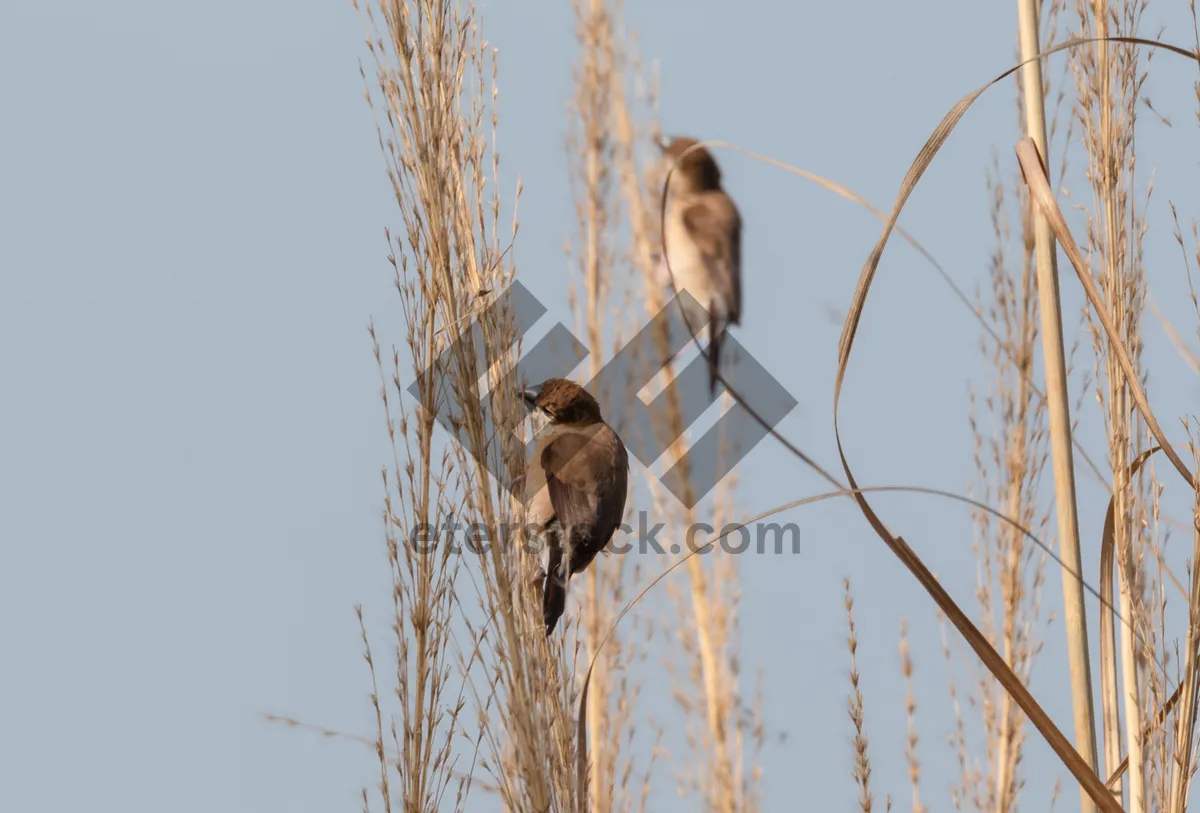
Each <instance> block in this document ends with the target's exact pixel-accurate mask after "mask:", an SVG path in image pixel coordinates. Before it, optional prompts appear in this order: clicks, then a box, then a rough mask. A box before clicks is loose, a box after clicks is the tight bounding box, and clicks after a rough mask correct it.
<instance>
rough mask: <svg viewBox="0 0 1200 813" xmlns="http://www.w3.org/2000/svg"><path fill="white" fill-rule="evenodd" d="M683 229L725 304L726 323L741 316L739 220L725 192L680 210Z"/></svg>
mask: <svg viewBox="0 0 1200 813" xmlns="http://www.w3.org/2000/svg"><path fill="white" fill-rule="evenodd" d="M683 225H684V227H685V228H686V229H687V232H688V236H689V237H691V238H692V242H693V243H694V244H695V246H696V248H697V249H698V250H699V252H700V255H701V256H702V257H703V258H704V262H705V264H706V265H707V266H708V271H709V275H710V277H711V279H712V280H713V285H714V287H715V288H716V290H717V291H718V292H719V293H720V294H721V296H722V297H723V298H724V300H725V307H726V309H727V311H728V318H729V321H730V322H732V323H733V324H735V325H736V324H738V322H739V320H740V319H741V315H742V218H741V215H739V214H738V210H737V207H736V206H734V205H733V201H732V200H730V198H729V196H728V195H726V194H725V193H724V192H713V193H711V194H706V195H703V196H702V197H700V199H699V200H697V201H696V202H695V203H693V204H691V205H690V206H688V207H687V208H686V209H684V210H683Z"/></svg>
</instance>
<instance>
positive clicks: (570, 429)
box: [522, 378, 629, 635]
mask: <svg viewBox="0 0 1200 813" xmlns="http://www.w3.org/2000/svg"><path fill="white" fill-rule="evenodd" d="M522 396H523V397H524V399H525V401H526V403H528V404H529V406H530V407H532V408H534V409H536V410H537V411H538V412H540V413H542V415H544V416H545V417H546V418H548V419H549V421H550V427H549V429H547V431H546V432H545V433H544V434H543V435H542V437H540V438H539V439H538V442H537V445H536V447H535V448H534V452H533V459H532V460H530V461H529V464H528V466H527V468H526V472H525V505H526V510H527V514H526V522H528V523H531V524H533V525H535V526H536V527H537V528H538V529H539V530H540V531H541V532H542V534H543V535H544V538H545V540H546V545H547V548H548V549H549V556H548V560H547V564H546V574H545V583H544V587H543V594H542V614H543V617H544V619H545V623H546V635H549V634H550V633H551V632H553V631H554V626H555V625H556V624H557V623H558V619H559V618H560V617H561V616H562V614H563V611H564V610H565V609H566V606H567V582H568V581H569V580H570V578H571V577H572V576H574V575H575V574H576V573H579V572H580V571H582V570H584V569H585V568H586V567H587V566H588V565H590V564H591V563H592V560H593V559H595V558H596V554H598V553H599V552H600V551H602V550H603V549H604V548H605V546H606V545H608V542H609V540H610V539H611V538H612V535H613V533H614V532H615V531H616V530H617V528H618V527H619V526H620V524H621V517H622V515H623V514H624V513H625V492H626V490H627V487H628V483H629V455H628V453H627V452H626V451H625V444H624V443H622V442H621V438H620V437H618V436H617V433H616V432H614V431H613V429H612V427H610V426H609V425H608V424H606V423H605V422H604V419H603V418H602V417H600V405H599V404H598V403H596V399H595V398H593V397H592V396H591V394H590V393H589V392H588V391H587V390H585V389H584V388H583V387H581V386H579V385H578V384H576V383H574V382H573V381H568V380H566V379H564V378H551V379H547V380H546V381H544V382H542V384H541V385H539V386H537V387H533V388H530V389H527V390H525V392H524V393H522Z"/></svg>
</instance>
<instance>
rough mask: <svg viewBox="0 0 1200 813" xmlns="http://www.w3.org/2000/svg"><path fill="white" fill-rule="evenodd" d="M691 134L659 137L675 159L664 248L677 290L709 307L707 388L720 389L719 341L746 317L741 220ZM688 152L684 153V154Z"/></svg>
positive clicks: (709, 156) (714, 167)
mask: <svg viewBox="0 0 1200 813" xmlns="http://www.w3.org/2000/svg"><path fill="white" fill-rule="evenodd" d="M697 143H699V142H697V141H696V140H695V139H693V138H682V137H680V138H674V139H666V138H662V139H660V140H659V147H660V148H661V149H662V151H663V153H664V154H665V156H666V158H667V159H669V160H671V161H673V162H674V163H675V171H674V172H673V173H671V179H670V194H669V195H668V196H667V211H666V216H665V219H664V223H663V252H664V254H665V255H666V261H667V265H668V268H669V270H670V274H671V278H672V281H673V282H674V284H675V290H676V291H677V292H678V291H684V290H686V291H687V292H688V293H690V294H691V295H692V296H694V297H695V298H696V301H697V302H699V303H700V304H701V305H702V306H704V307H705V308H707V309H708V317H709V321H708V374H709V376H708V377H709V389H710V391H711V392H716V389H717V365H718V362H719V361H720V356H721V339H722V337H723V336H724V335H725V329H726V328H727V327H728V326H729V325H736V324H740V322H741V318H742V218H741V215H739V214H738V210H737V207H736V206H734V204H733V200H732V199H731V198H730V197H729V195H727V194H726V193H725V190H724V189H722V188H721V170H720V169H719V168H718V167H717V162H716V161H715V160H713V157H712V154H711V153H709V151H708V150H706V149H704V148H703V147H697V148H696V149H693V150H691V151H690V152H687V150H688V148H689V147H692V146H694V145H696V144H697ZM685 152H687V154H686V155H685V154H684V153H685Z"/></svg>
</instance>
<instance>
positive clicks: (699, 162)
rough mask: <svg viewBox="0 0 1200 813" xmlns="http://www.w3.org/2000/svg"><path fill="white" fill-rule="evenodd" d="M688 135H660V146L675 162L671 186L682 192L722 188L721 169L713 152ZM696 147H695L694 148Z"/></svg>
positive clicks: (668, 158)
mask: <svg viewBox="0 0 1200 813" xmlns="http://www.w3.org/2000/svg"><path fill="white" fill-rule="evenodd" d="M699 143H700V142H699V141H697V140H696V139H694V138H688V137H686V136H676V137H675V138H667V137H666V136H659V137H658V148H659V149H660V150H662V152H663V155H664V156H665V157H666V159H667V160H668V161H672V162H674V164H675V171H674V172H673V173H672V174H671V186H672V188H673V189H675V190H678V191H680V192H703V191H706V190H712V189H720V188H721V170H720V168H719V167H717V162H716V160H715V159H714V158H713V157H712V153H710V152H709V151H708V150H706V149H705V148H704V147H700V146H697V145H699ZM693 148H694V149H693Z"/></svg>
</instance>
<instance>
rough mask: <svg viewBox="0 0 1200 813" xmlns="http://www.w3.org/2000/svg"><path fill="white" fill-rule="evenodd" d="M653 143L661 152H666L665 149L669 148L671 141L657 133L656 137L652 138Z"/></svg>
mask: <svg viewBox="0 0 1200 813" xmlns="http://www.w3.org/2000/svg"><path fill="white" fill-rule="evenodd" d="M654 143H655V144H657V145H658V148H659V149H660V150H662V151H663V152H666V151H667V147H670V146H671V139H669V138H667V137H666V136H665V135H663V134H662V133H659V134H658V135H656V136H655V137H654Z"/></svg>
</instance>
